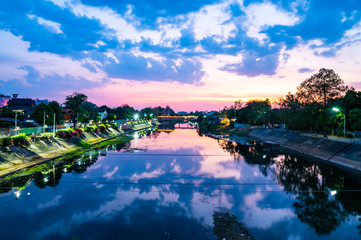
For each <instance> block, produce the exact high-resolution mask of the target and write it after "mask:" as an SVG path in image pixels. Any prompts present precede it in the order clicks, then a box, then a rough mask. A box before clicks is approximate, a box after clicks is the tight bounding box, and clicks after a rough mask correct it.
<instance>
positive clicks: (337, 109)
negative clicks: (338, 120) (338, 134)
mask: <svg viewBox="0 0 361 240" xmlns="http://www.w3.org/2000/svg"><path fill="white" fill-rule="evenodd" d="M332 111H334V112H340V113H342V112H341V110H340V109H339V108H337V107H334V108H332ZM343 116H344V117H343V136H344V137H346V113H344V114H343Z"/></svg>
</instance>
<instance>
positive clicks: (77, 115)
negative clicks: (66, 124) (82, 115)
mask: <svg viewBox="0 0 361 240" xmlns="http://www.w3.org/2000/svg"><path fill="white" fill-rule="evenodd" d="M78 126H79V113H78V112H77V113H76V127H75V128H78Z"/></svg>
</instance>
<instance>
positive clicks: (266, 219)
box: [240, 191, 295, 229]
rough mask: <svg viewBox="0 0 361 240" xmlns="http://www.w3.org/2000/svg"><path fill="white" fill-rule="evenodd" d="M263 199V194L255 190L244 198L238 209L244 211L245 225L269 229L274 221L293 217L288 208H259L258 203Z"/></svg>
mask: <svg viewBox="0 0 361 240" xmlns="http://www.w3.org/2000/svg"><path fill="white" fill-rule="evenodd" d="M263 199H264V195H263V194H262V193H261V192H260V191H257V192H256V193H252V194H250V195H247V196H246V197H245V198H244V205H242V206H240V209H241V210H242V211H243V212H244V222H245V223H246V224H247V227H250V228H259V229H269V228H270V227H272V225H273V224H274V223H277V222H280V221H283V220H290V219H292V218H294V217H295V214H294V213H293V211H292V209H290V208H278V209H272V208H268V207H266V208H261V207H259V206H258V203H259V202H260V201H261V200H263Z"/></svg>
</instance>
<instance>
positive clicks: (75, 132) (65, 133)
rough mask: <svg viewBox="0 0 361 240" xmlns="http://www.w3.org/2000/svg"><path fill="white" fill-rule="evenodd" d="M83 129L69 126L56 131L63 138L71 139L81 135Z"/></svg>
mask: <svg viewBox="0 0 361 240" xmlns="http://www.w3.org/2000/svg"><path fill="white" fill-rule="evenodd" d="M81 133H82V131H81V130H80V129H72V128H69V129H67V130H61V131H58V132H56V136H57V137H60V138H62V139H70V138H71V137H80V135H81Z"/></svg>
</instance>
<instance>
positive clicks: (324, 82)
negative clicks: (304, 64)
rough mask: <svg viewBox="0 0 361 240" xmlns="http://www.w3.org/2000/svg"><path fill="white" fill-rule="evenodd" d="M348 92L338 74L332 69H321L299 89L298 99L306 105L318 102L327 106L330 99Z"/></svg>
mask: <svg viewBox="0 0 361 240" xmlns="http://www.w3.org/2000/svg"><path fill="white" fill-rule="evenodd" d="M346 90H347V87H346V86H345V85H344V81H343V80H342V79H341V78H340V76H339V75H338V74H336V73H335V72H334V71H333V70H332V69H325V68H321V69H320V70H319V72H318V73H316V74H314V75H312V76H311V77H310V78H308V79H306V80H305V81H303V82H302V83H301V84H300V86H298V87H297V97H298V98H299V99H300V100H301V101H302V102H305V103H313V102H318V103H322V104H323V105H324V106H326V105H327V103H328V100H329V99H333V98H336V97H339V96H340V95H341V94H342V93H344V92H345V91H346Z"/></svg>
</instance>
